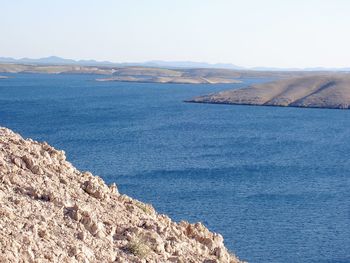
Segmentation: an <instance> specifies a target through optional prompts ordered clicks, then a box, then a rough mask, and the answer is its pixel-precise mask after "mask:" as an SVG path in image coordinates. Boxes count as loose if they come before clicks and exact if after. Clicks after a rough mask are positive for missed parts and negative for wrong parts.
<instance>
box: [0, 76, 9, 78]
mask: <svg viewBox="0 0 350 263" xmlns="http://www.w3.org/2000/svg"><path fill="white" fill-rule="evenodd" d="M8 78H9V77H7V76H0V79H8Z"/></svg>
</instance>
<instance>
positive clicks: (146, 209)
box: [135, 201, 153, 215]
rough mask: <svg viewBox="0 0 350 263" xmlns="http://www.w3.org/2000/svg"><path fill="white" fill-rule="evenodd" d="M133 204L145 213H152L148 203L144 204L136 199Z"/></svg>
mask: <svg viewBox="0 0 350 263" xmlns="http://www.w3.org/2000/svg"><path fill="white" fill-rule="evenodd" d="M135 205H136V206H137V207H138V208H140V209H141V210H142V211H143V212H145V213H146V214H149V215H151V214H152V213H153V209H152V206H151V205H148V204H144V203H141V202H139V201H136V202H135Z"/></svg>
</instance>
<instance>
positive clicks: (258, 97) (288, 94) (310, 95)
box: [187, 73, 350, 109]
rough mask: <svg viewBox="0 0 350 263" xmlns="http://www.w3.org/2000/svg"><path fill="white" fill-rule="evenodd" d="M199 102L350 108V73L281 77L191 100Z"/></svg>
mask: <svg viewBox="0 0 350 263" xmlns="http://www.w3.org/2000/svg"><path fill="white" fill-rule="evenodd" d="M187 102H195V103H217V104H240V105H262V106H284V107H286V106H289V107H306V108H332V109H349V108H350V74H347V73H332V74H320V75H313V76H303V77H293V78H289V79H281V80H277V81H273V82H270V83H265V84H257V85H252V86H249V87H247V88H242V89H233V90H227V91H222V92H219V93H215V94H209V95H205V96H199V97H196V98H193V99H191V100H188V101H187Z"/></svg>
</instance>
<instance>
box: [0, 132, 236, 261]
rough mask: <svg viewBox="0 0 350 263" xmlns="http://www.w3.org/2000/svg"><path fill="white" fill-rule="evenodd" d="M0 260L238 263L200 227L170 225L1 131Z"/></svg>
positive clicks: (53, 154) (60, 154)
mask: <svg viewBox="0 0 350 263" xmlns="http://www.w3.org/2000/svg"><path fill="white" fill-rule="evenodd" d="M0 262H2V263H6V262H206V263H210V262H228V263H235V262H240V261H239V260H238V259H237V258H236V257H235V256H234V255H232V254H230V253H229V252H228V251H227V249H226V248H225V247H224V244H223V238H222V236H221V235H219V234H215V233H212V232H210V231H209V230H208V229H207V228H206V227H204V226H203V225H202V224H201V223H197V224H189V223H187V222H180V223H175V222H173V221H171V220H170V219H169V218H168V217H167V216H165V215H161V214H158V213H156V211H155V210H154V209H153V207H152V206H151V205H148V204H144V203H141V202H139V201H137V200H134V199H132V198H130V197H128V196H126V195H122V194H120V193H119V192H118V190H117V187H116V185H115V184H112V185H110V186H107V185H106V184H105V183H104V182H103V180H102V179H101V178H99V177H97V176H93V175H92V174H91V173H89V172H80V171H78V170H77V169H76V168H75V167H74V166H72V164H71V163H69V162H68V161H66V157H65V153H64V151H59V150H56V149H55V148H53V147H51V146H50V145H48V144H47V143H45V142H44V143H39V142H36V141H33V140H31V139H28V140H24V139H23V138H22V137H21V136H19V135H18V134H15V133H14V132H12V131H11V130H9V129H6V128H0Z"/></svg>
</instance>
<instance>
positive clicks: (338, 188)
mask: <svg viewBox="0 0 350 263" xmlns="http://www.w3.org/2000/svg"><path fill="white" fill-rule="evenodd" d="M13 76H14V77H15V78H11V79H4V80H0V125H2V126H7V127H9V128H11V129H14V130H15V131H17V132H20V133H21V134H23V135H24V136H25V137H33V138H35V139H37V140H45V141H48V142H49V143H50V144H53V145H54V146H56V147H57V148H62V149H64V150H65V151H66V152H67V155H68V158H69V160H71V161H72V162H73V163H74V164H75V165H76V166H77V167H78V168H80V169H82V170H90V171H92V172H93V173H95V174H97V175H100V176H102V177H103V178H104V179H105V180H106V181H107V182H114V181H116V182H117V184H118V185H119V189H120V191H121V192H123V193H126V194H128V195H131V196H133V197H136V198H138V199H140V200H142V201H145V202H149V203H152V204H153V205H154V206H155V207H156V209H157V210H158V211H160V212H162V213H166V214H169V215H170V216H171V217H172V218H174V219H175V220H181V219H185V220H189V221H191V222H195V221H202V222H204V223H205V224H206V225H207V226H208V227H209V228H210V229H211V230H214V231H217V232H220V233H222V234H223V236H224V238H225V242H226V245H227V246H228V247H229V248H230V249H231V250H232V251H234V252H235V253H236V254H237V255H238V256H240V257H241V258H243V259H245V260H248V261H249V262H286V263H288V262H291V263H292V262H293V263H294V262H324V263H325V262H338V263H345V262H350V111H348V110H322V109H298V108H277V107H249V106H228V105H208V104H187V103H183V102H182V100H184V99H188V98H191V97H193V96H196V95H201V94H207V93H210V92H215V91H219V90H222V89H228V88H230V87H232V86H234V87H239V86H241V85H170V84H169V85H168V84H138V83H115V82H114V83H108V82H105V83H101V82H94V81H93V80H94V78H95V76H83V75H35V74H22V75H20V74H19V75H13ZM257 81H264V80H246V83H251V82H257Z"/></svg>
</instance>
